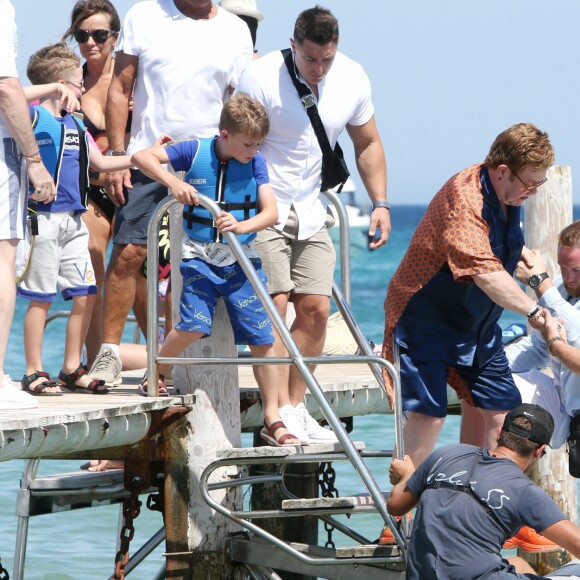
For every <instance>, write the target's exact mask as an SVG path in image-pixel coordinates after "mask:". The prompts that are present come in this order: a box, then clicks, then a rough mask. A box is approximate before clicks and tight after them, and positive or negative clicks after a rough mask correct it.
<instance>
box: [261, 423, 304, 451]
mask: <svg viewBox="0 0 580 580" xmlns="http://www.w3.org/2000/svg"><path fill="white" fill-rule="evenodd" d="M278 429H286V425H284V422H283V421H274V422H273V423H272V424H271V425H268V423H266V421H264V428H263V429H262V430H261V431H260V437H261V438H262V439H263V440H264V441H265V442H266V443H267V444H268V445H270V446H272V447H300V443H286V441H288V439H298V437H296V436H295V435H292V433H284V435H280V437H279V438H278V439H276V437H275V436H274V433H275V432H276V431H278Z"/></svg>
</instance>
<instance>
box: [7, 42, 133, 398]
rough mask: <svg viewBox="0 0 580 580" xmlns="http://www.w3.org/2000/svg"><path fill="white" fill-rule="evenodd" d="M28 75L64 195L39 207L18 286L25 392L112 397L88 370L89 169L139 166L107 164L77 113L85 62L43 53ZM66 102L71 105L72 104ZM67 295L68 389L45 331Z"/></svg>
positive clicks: (36, 123)
mask: <svg viewBox="0 0 580 580" xmlns="http://www.w3.org/2000/svg"><path fill="white" fill-rule="evenodd" d="M27 74H28V78H29V79H30V81H31V82H32V83H33V86H30V87H25V88H24V92H25V95H26V97H27V99H28V100H29V101H33V100H35V99H40V104H39V105H36V106H31V107H30V116H31V119H32V124H33V128H34V134H35V136H36V141H37V143H38V148H39V154H40V157H41V158H42V162H43V163H44V165H45V166H46V167H47V169H48V170H49V171H50V172H51V173H52V176H53V178H54V181H55V183H56V186H57V194H56V198H55V199H54V201H52V202H51V203H47V204H44V203H38V204H36V206H35V207H34V212H33V213H31V218H30V220H29V221H30V224H31V233H32V236H33V238H32V240H33V242H32V251H31V254H30V258H29V261H28V266H27V269H26V271H25V272H24V274H23V276H22V277H21V278H20V280H19V283H18V295H19V296H21V297H23V298H26V299H27V300H29V301H30V303H29V306H28V310H27V312H26V316H25V319H24V352H25V357H26V372H25V374H24V377H23V378H22V388H23V389H24V390H25V391H28V392H29V393H32V394H33V395H37V396H58V395H62V390H61V387H64V388H65V389H66V390H69V391H76V392H78V393H92V394H95V395H104V394H107V393H108V389H107V388H106V386H105V385H104V382H103V381H97V380H93V379H91V377H90V376H89V375H88V374H87V370H86V367H85V366H84V365H82V364H81V361H80V357H81V349H82V346H83V344H84V341H85V337H86V333H87V328H88V323H89V320H90V317H91V310H92V307H93V303H94V300H95V297H96V292H97V287H96V285H95V276H94V272H93V267H92V265H91V258H90V256H89V250H88V240H89V232H88V230H87V227H86V226H85V224H84V222H83V221H82V219H81V214H82V213H83V212H85V211H86V201H87V200H86V195H87V188H88V183H89V182H88V170H89V166H90V167H91V168H92V169H95V170H97V171H101V172H107V171H116V170H119V169H125V168H128V167H130V166H131V163H130V157H128V156H119V157H105V156H103V155H102V154H101V152H100V150H99V148H98V147H97V146H96V144H95V143H94V141H92V140H91V139H90V138H89V136H88V134H87V131H86V128H85V126H84V125H83V123H82V121H80V120H79V119H77V118H76V117H74V116H73V115H71V114H69V113H68V112H67V110H71V108H72V107H71V101H74V98H72V97H71V98H66V99H65V98H64V97H65V95H67V93H68V97H70V91H66V90H65V89H64V88H63V87H62V85H66V87H68V88H69V89H70V90H72V92H73V93H74V95H73V96H74V97H76V99H77V100H78V99H80V97H81V95H82V93H83V91H84V83H83V71H82V68H81V64H80V60H79V59H78V58H77V56H76V55H75V54H74V53H73V52H72V51H71V50H70V49H69V48H68V47H67V46H66V45H65V44H62V43H61V44H55V45H51V46H48V47H46V48H43V49H41V50H39V51H38V52H36V53H35V54H34V55H32V56H31V57H30V60H29V63H28V68H27ZM65 100H66V102H65ZM57 290H60V291H61V293H62V296H63V297H64V298H65V300H72V301H73V305H72V310H71V312H70V316H69V319H68V323H67V327H66V341H65V354H64V362H63V365H62V370H61V371H60V373H59V381H60V384H57V383H56V382H55V381H53V380H51V379H50V376H49V374H48V373H46V372H44V370H43V368H44V367H43V364H42V339H43V333H44V324H45V322H46V316H47V312H48V309H49V307H50V304H51V302H54V300H55V298H56V291H57Z"/></svg>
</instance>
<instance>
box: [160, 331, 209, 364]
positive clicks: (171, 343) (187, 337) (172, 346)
mask: <svg viewBox="0 0 580 580" xmlns="http://www.w3.org/2000/svg"><path fill="white" fill-rule="evenodd" d="M203 336H204V334H203V332H188V331H186V330H177V329H176V328H174V329H172V331H171V332H170V333H169V334H168V335H167V336H166V337H165V342H164V343H163V344H162V345H161V349H160V350H159V356H167V357H174V356H179V355H180V354H181V353H182V352H183V351H184V350H185V349H186V348H187V347H188V346H189V345H190V344H193V343H194V342H195V341H196V340H199V339H200V338H202V337H203ZM167 369H169V365H166V364H162V363H160V364H159V372H160V373H162V372H164V371H167Z"/></svg>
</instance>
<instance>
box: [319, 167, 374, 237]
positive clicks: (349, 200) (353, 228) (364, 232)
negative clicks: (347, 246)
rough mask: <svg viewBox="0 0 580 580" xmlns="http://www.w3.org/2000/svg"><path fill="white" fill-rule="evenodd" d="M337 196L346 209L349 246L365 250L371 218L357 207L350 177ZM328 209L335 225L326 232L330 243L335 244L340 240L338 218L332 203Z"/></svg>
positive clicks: (353, 185)
mask: <svg viewBox="0 0 580 580" xmlns="http://www.w3.org/2000/svg"><path fill="white" fill-rule="evenodd" d="M338 195H339V196H340V199H341V201H342V203H343V204H344V206H345V209H346V215H347V218H348V226H349V230H350V234H351V235H350V241H351V245H353V246H356V247H361V248H366V247H367V246H368V231H369V226H370V223H371V218H370V215H369V214H368V213H365V212H364V211H363V209H362V208H361V207H360V206H358V205H357V202H356V185H355V183H354V181H353V180H352V179H351V178H350V177H349V178H348V179H347V180H346V183H345V184H344V187H343V188H342V191H341V192H340V194H338ZM330 208H331V211H332V215H333V216H334V218H335V220H336V223H335V224H334V226H332V227H331V228H330V229H329V230H328V232H329V234H330V237H331V238H332V241H333V242H334V243H335V244H337V243H338V242H339V239H340V216H338V215H337V212H336V210H335V208H334V206H333V204H332V203H331V204H330Z"/></svg>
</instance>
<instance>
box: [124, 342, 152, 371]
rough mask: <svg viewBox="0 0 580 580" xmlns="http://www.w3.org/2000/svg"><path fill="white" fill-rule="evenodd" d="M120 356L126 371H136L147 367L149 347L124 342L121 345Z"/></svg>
mask: <svg viewBox="0 0 580 580" xmlns="http://www.w3.org/2000/svg"><path fill="white" fill-rule="evenodd" d="M119 354H120V355H121V363H122V364H123V370H124V371H135V370H139V369H144V368H145V367H146V366H147V346H146V345H145V344H133V343H130V342H122V343H121V344H120V345H119Z"/></svg>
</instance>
